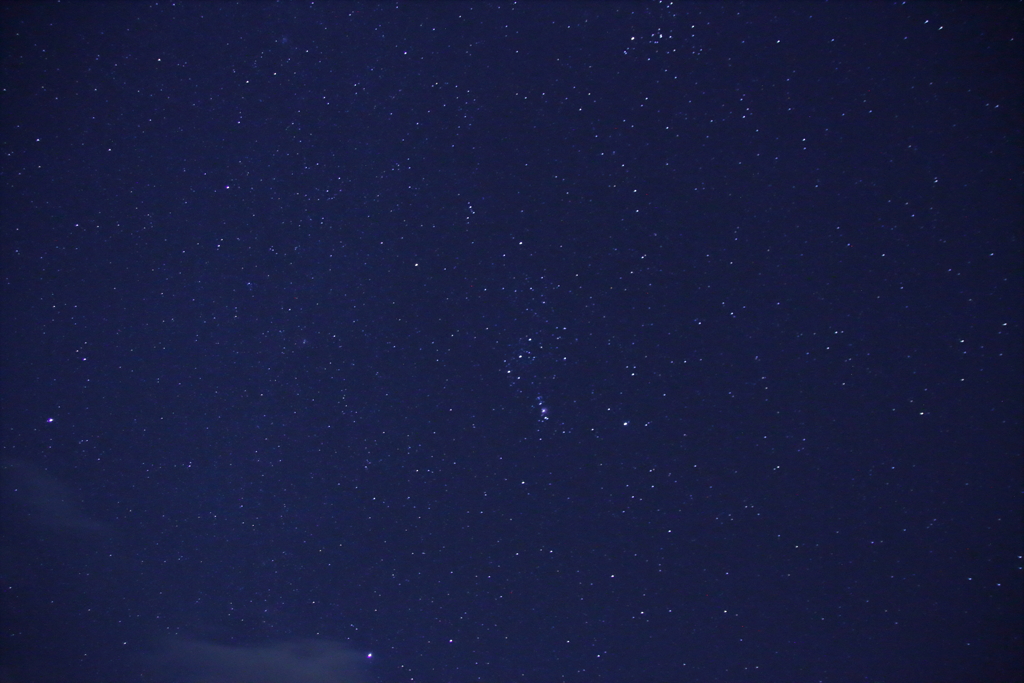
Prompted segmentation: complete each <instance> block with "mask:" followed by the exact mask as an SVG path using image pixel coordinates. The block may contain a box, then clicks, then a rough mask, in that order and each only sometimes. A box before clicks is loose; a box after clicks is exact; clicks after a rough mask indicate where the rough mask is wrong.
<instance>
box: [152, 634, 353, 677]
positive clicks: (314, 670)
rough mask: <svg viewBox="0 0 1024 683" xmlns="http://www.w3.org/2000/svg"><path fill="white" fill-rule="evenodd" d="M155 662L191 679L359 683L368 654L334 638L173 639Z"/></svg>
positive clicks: (176, 674)
mask: <svg viewBox="0 0 1024 683" xmlns="http://www.w3.org/2000/svg"><path fill="white" fill-rule="evenodd" d="M153 663H154V664H155V665H156V666H158V667H159V668H161V669H163V670H165V671H170V672H173V673H174V675H175V676H176V678H175V679H174V680H185V681H189V682H190V683H200V682H201V683H237V682H238V681H245V683H360V682H361V681H364V680H366V673H367V671H366V669H367V666H366V655H365V654H361V653H357V652H355V651H353V650H351V649H350V648H348V647H346V646H345V645H343V644H341V643H337V642H334V641H329V640H296V641H288V642H277V643H271V644H268V645H262V646H238V645H220V644H217V643H212V642H207V641H202V640H192V639H182V638H174V639H168V640H167V641H165V642H164V644H163V647H162V648H161V649H160V650H159V652H158V653H157V654H156V655H155V656H154V658H153ZM182 677H184V678H182Z"/></svg>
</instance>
